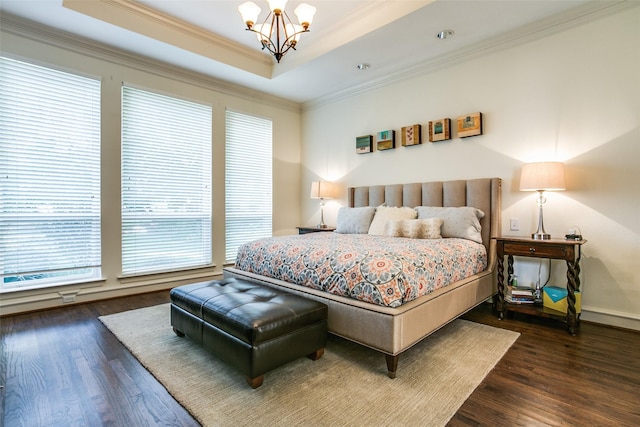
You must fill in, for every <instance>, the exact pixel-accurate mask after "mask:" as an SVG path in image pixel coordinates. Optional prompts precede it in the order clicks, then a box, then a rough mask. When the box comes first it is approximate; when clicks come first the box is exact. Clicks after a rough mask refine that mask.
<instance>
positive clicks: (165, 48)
mask: <svg viewBox="0 0 640 427" xmlns="http://www.w3.org/2000/svg"><path fill="white" fill-rule="evenodd" d="M244 1H245V0H227V1H222V0H138V1H134V0H0V13H2V16H3V18H5V19H6V18H7V17H9V18H10V19H14V18H16V17H17V18H23V19H28V20H31V21H35V22H37V23H40V24H44V25H46V26H49V27H52V28H55V29H59V30H63V31H65V32H68V33H70V34H73V35H74V36H80V37H82V38H86V39H89V40H92V41H95V42H99V43H102V44H105V45H108V46H110V47H116V48H119V49H122V50H124V51H126V52H129V53H133V54H136V55H141V56H144V57H147V58H152V59H155V60H159V61H162V62H166V63H168V64H173V65H177V66H180V67H182V68H185V69H187V70H191V71H195V72H198V73H202V74H205V75H207V76H211V77H215V78H216V79H220V80H224V81H226V82H229V83H233V84H238V85H242V86H245V87H249V88H251V89H255V90H259V91H261V92H265V93H268V94H271V95H275V96H279V97H282V98H285V99H289V100H292V101H295V102H301V103H304V102H312V101H314V100H319V99H322V98H323V97H327V96H331V95H334V94H337V93H341V92H348V91H350V90H354V88H361V87H366V86H367V85H371V84H375V83H377V82H380V81H384V80H385V79H388V78H393V77H394V76H398V75H402V73H406V72H408V71H410V70H414V69H417V68H419V67H425V66H427V65H428V66H434V65H436V66H437V64H438V63H443V62H446V61H451V60H452V59H453V58H463V57H464V56H465V55H472V54H474V52H478V51H483V50H486V49H489V48H493V47H496V46H500V45H508V44H510V43H513V42H514V41H517V40H519V39H524V38H529V37H532V36H534V35H535V34H539V33H541V32H545V31H550V30H552V29H553V28H554V27H557V26H559V25H562V24H566V23H570V22H572V21H574V20H578V19H580V18H582V17H584V16H587V15H589V14H591V13H594V11H598V10H602V9H606V8H607V7H611V6H612V5H615V4H616V3H619V2H618V1H614V0H608V1H603V0H600V1H587V0H497V1H486V0H466V1H465V0H394V1H388V0H387V1H384V0H305V1H306V2H307V3H309V4H312V5H314V6H316V8H317V12H316V15H315V17H314V21H313V23H312V25H311V27H310V30H311V32H309V33H306V34H303V35H302V38H301V40H300V42H299V43H298V49H297V50H296V51H290V52H289V53H287V54H286V55H285V56H284V58H283V59H282V60H281V62H280V63H279V64H277V63H276V62H275V60H274V59H273V58H272V57H271V56H270V55H269V54H268V53H266V52H265V51H261V50H260V45H259V43H258V41H257V39H256V37H255V35H254V34H253V33H251V32H249V31H245V30H244V24H243V22H242V19H241V18H240V14H239V13H238V11H237V7H238V5H239V4H241V3H243V2H244ZM254 2H255V3H256V4H258V5H259V6H260V7H261V8H262V13H261V16H260V18H259V19H264V18H265V17H266V12H265V10H266V9H268V6H267V2H266V1H265V0H254ZM299 3H301V1H297V0H291V1H290V2H289V3H288V5H287V7H286V10H287V11H288V12H289V14H290V15H291V17H292V18H293V19H294V20H296V18H295V16H294V15H293V13H292V11H293V9H294V8H295V7H296V6H297V5H298V4H299ZM296 23H297V22H296ZM444 29H451V30H454V31H455V36H454V37H452V38H450V39H447V40H439V39H438V38H437V37H436V33H438V32H439V31H441V30H444ZM362 62H364V63H369V64H371V68H369V69H368V70H366V71H359V70H358V69H357V68H356V65H357V64H359V63H362Z"/></svg>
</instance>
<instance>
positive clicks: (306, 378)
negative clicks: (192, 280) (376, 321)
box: [100, 304, 519, 426]
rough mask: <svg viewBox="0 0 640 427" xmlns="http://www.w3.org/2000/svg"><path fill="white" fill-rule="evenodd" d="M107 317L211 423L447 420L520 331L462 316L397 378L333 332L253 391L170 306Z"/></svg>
mask: <svg viewBox="0 0 640 427" xmlns="http://www.w3.org/2000/svg"><path fill="white" fill-rule="evenodd" d="M100 320H101V321H102V322H103V323H104V324H105V325H106V326H107V327H108V328H109V329H110V330H111V331H112V332H113V333H114V334H115V335H116V336H117V337H118V339H119V340H120V341H121V342H122V343H123V344H124V345H125V346H126V347H127V348H128V349H129V350H130V351H131V353H133V354H134V355H135V356H136V357H137V358H138V360H139V361H140V362H141V363H142V364H143V365H144V366H145V367H146V368H147V369H148V370H149V371H150V372H151V373H152V374H153V375H154V376H155V377H156V378H157V379H158V380H159V381H160V382H161V383H162V384H163V385H164V386H165V388H166V389H167V390H168V391H169V393H171V395H173V396H174V397H175V399H176V400H177V401H178V402H180V403H181V404H182V405H183V406H184V407H185V408H186V409H187V410H188V411H189V412H190V413H191V414H192V415H193V417H194V418H196V419H197V420H198V421H199V422H200V423H201V424H202V425H204V426H249V425H251V426H297V425H308V426H359V425H362V426H365V425H367V426H371V425H375V426H381V425H384V426H396V425H397V426H411V425H420V426H441V425H445V424H446V423H447V421H449V420H450V419H451V417H452V416H453V415H454V414H455V413H456V411H457V410H458V408H460V406H461V405H462V404H463V403H464V401H465V400H466V399H467V397H469V395H470V394H471V393H472V392H473V390H474V389H475V388H476V387H477V386H478V385H479V384H480V383H481V382H482V379H483V378H484V377H485V376H486V375H487V373H489V371H491V369H493V367H494V366H495V365H496V363H497V362H498V361H499V360H500V359H501V358H502V356H503V355H504V354H505V352H506V351H507V350H508V349H509V347H510V346H511V345H512V344H513V343H514V342H515V340H516V339H517V338H518V336H519V334H518V333H516V332H512V331H507V330H503V329H497V328H493V327H490V326H486V325H482V324H478V323H473V322H469V321H465V320H455V321H454V322H452V323H451V324H449V325H447V326H445V327H444V328H443V329H441V330H439V331H438V332H436V333H434V334H432V335H431V336H430V337H428V338H427V339H425V340H423V341H422V342H420V343H419V344H417V345H416V346H414V347H413V348H411V349H410V350H408V351H407V352H405V353H403V354H402V355H401V356H400V360H399V364H398V373H397V378H396V379H394V380H392V379H390V378H388V377H387V374H386V364H385V360H384V356H383V355H382V354H381V353H378V352H376V351H373V350H371V349H368V348H366V347H363V346H360V345H357V344H354V343H351V342H350V341H347V340H343V339H341V338H338V337H335V336H333V335H329V342H328V344H327V348H326V351H325V354H324V356H322V358H320V359H319V360H317V361H315V362H314V361H311V360H310V359H307V358H301V359H299V360H296V361H294V362H291V363H289V364H287V365H285V366H283V367H281V368H278V369H275V370H273V371H270V372H268V373H267V374H266V375H265V380H264V384H263V385H262V386H261V387H259V388H257V389H255V390H253V389H251V387H249V386H248V385H247V384H246V382H245V380H244V377H243V375H242V374H240V373H239V372H237V371H235V370H234V369H232V368H230V367H228V366H227V365H225V364H223V363H222V362H220V361H218V360H217V359H216V358H215V357H214V356H212V355H210V354H209V353H207V352H206V351H204V350H202V349H201V348H200V347H199V346H198V345H196V344H194V343H193V342H192V341H190V340H189V339H188V338H179V337H177V336H176V335H175V334H174V333H173V331H172V328H171V326H170V309H169V304H163V305H159V306H155V307H148V308H143V309H139V310H132V311H127V312H123V313H118V314H113V315H109V316H103V317H101V318H100Z"/></svg>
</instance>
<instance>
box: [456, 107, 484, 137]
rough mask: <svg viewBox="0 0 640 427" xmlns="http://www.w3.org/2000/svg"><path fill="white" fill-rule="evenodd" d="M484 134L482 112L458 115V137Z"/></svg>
mask: <svg viewBox="0 0 640 427" xmlns="http://www.w3.org/2000/svg"><path fill="white" fill-rule="evenodd" d="M476 135H482V113H471V114H467V115H465V116H460V117H458V138H466V137H469V136H476Z"/></svg>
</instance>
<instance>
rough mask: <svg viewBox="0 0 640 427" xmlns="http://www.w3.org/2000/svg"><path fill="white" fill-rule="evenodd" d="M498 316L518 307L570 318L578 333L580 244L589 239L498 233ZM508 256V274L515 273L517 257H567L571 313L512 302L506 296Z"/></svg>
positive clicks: (573, 331) (572, 328) (572, 329)
mask: <svg viewBox="0 0 640 427" xmlns="http://www.w3.org/2000/svg"><path fill="white" fill-rule="evenodd" d="M496 243H497V255H498V301H497V303H496V309H497V310H498V317H499V318H500V319H502V318H504V313H505V312H508V311H516V312H520V313H526V314H530V315H534V316H540V317H550V318H558V319H562V320H566V322H567V327H568V330H569V333H570V334H571V335H575V334H576V328H577V327H578V322H579V315H578V314H576V307H575V302H576V297H575V292H576V291H579V290H580V248H581V247H582V245H583V244H585V243H587V241H586V240H564V239H549V240H534V239H530V238H528V237H498V238H496ZM505 256H506V257H507V275H508V276H507V277H510V276H511V275H512V274H513V257H514V256H522V257H533V258H549V259H560V260H565V261H566V263H567V305H568V307H567V313H566V314H565V313H562V312H560V311H555V310H551V309H549V308H545V307H542V306H538V305H533V304H509V303H507V302H505V300H504V257H505Z"/></svg>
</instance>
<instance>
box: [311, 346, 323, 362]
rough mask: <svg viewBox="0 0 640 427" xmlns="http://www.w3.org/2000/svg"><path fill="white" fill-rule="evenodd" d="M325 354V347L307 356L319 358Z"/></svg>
mask: <svg viewBox="0 0 640 427" xmlns="http://www.w3.org/2000/svg"><path fill="white" fill-rule="evenodd" d="M323 354H324V348H320V349H318V350H316V351H314V352H313V353H311V354H307V357H308V358H309V359H311V360H318V359H320V358H321V357H322V355H323Z"/></svg>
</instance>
